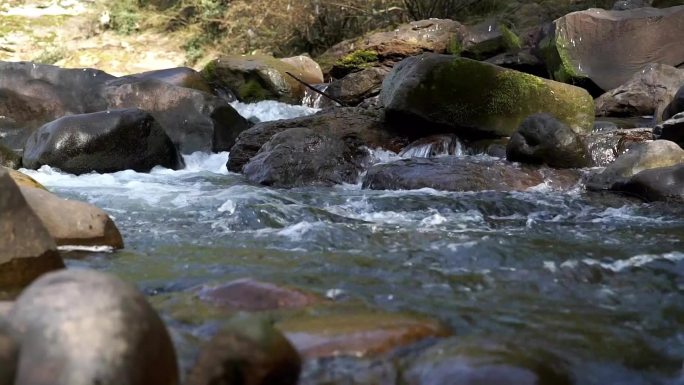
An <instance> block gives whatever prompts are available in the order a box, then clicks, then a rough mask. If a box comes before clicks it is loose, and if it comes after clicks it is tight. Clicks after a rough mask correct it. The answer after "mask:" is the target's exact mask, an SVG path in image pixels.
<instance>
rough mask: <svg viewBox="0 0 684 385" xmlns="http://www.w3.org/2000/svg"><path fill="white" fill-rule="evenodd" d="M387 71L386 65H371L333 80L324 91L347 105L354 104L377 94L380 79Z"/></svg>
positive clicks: (381, 79)
mask: <svg viewBox="0 0 684 385" xmlns="http://www.w3.org/2000/svg"><path fill="white" fill-rule="evenodd" d="M388 73H389V69H388V68H386V67H371V68H366V69H362V70H361V71H358V72H353V73H350V74H349V75H347V76H345V77H343V78H342V79H339V80H334V81H333V82H332V83H330V85H329V86H328V87H327V88H326V90H325V92H326V93H327V94H328V95H330V96H332V97H334V98H335V99H337V100H339V101H341V102H343V103H344V104H345V105H347V106H356V105H359V104H361V102H363V101H364V100H366V99H368V98H370V97H373V96H375V95H378V94H379V93H380V88H381V86H382V81H383V80H384V79H385V76H386V75H387V74H388Z"/></svg>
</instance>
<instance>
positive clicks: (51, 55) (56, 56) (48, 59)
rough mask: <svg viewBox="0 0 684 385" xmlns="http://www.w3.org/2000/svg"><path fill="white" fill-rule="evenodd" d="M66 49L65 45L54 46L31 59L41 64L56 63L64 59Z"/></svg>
mask: <svg viewBox="0 0 684 385" xmlns="http://www.w3.org/2000/svg"><path fill="white" fill-rule="evenodd" d="M65 56H66V50H65V49H64V48H63V47H53V48H47V49H45V50H43V52H41V53H40V54H38V56H36V57H34V58H32V59H31V61H32V62H35V63H41V64H55V63H57V62H58V61H60V60H62V59H64V57H65Z"/></svg>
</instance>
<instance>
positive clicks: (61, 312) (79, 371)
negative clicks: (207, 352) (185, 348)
mask: <svg viewBox="0 0 684 385" xmlns="http://www.w3.org/2000/svg"><path fill="white" fill-rule="evenodd" d="M9 321H10V323H11V324H12V326H13V327H14V328H15V330H18V331H20V334H19V335H18V337H17V341H18V342H19V343H20V344H21V355H20V358H19V370H18V372H17V379H16V382H15V385H87V384H88V385H89V384H102V385H121V384H128V385H151V384H156V385H177V384H178V382H179V381H178V367H177V361H176V355H175V351H174V348H173V344H172V343H171V339H170V337H169V334H168V332H167V330H166V327H165V326H164V323H163V322H162V320H161V319H160V318H159V316H158V315H157V313H156V312H155V311H154V310H153V309H152V307H151V306H150V305H149V304H148V303H147V301H146V300H145V297H144V296H143V295H142V293H140V292H139V291H138V290H137V289H136V288H135V287H134V286H133V285H131V284H128V283H125V282H123V281H121V280H119V279H118V278H116V277H114V276H111V275H107V274H103V273H99V272H95V271H89V270H81V269H74V270H62V271H60V272H56V273H51V274H46V275H44V276H42V277H41V278H40V279H38V280H36V281H35V282H34V283H33V284H32V285H31V286H30V287H28V288H27V289H26V290H24V292H23V293H22V294H21V296H19V298H18V299H17V301H16V303H15V304H14V307H13V308H12V311H11V312H10V315H9Z"/></svg>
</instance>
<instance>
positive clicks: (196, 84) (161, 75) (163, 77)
mask: <svg viewBox="0 0 684 385" xmlns="http://www.w3.org/2000/svg"><path fill="white" fill-rule="evenodd" d="M126 78H133V79H137V80H146V79H155V80H160V81H163V82H164V83H168V84H171V85H174V86H178V87H185V88H191V89H193V90H197V91H202V92H206V93H210V94H213V93H214V90H213V89H212V87H211V86H210V85H209V83H207V81H206V80H205V79H204V78H203V77H202V75H201V74H200V73H199V72H197V71H195V70H194V69H192V68H188V67H176V68H165V69H161V70H154V71H147V72H141V73H138V74H133V75H128V76H126Z"/></svg>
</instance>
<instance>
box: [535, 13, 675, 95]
mask: <svg viewBox="0 0 684 385" xmlns="http://www.w3.org/2000/svg"><path fill="white" fill-rule="evenodd" d="M683 23H684V6H679V7H672V8H667V9H656V8H638V9H632V10H627V11H606V10H603V9H588V10H586V11H580V12H573V13H570V14H568V15H565V16H563V17H561V18H559V19H557V20H556V21H554V22H553V24H552V25H551V27H550V30H549V31H548V34H547V36H546V37H545V38H544V39H543V40H542V41H541V42H540V50H541V52H542V54H543V56H544V59H545V61H546V64H547V68H548V70H549V73H550V75H551V76H552V77H553V79H555V80H558V81H562V82H572V83H578V84H583V85H585V86H587V87H589V88H591V87H594V89H595V90H597V91H598V90H603V91H608V90H612V89H614V88H617V87H619V86H620V85H622V84H624V83H626V82H627V81H628V80H629V79H630V78H631V77H632V76H633V75H634V74H635V73H636V72H638V71H639V70H641V68H642V67H643V66H644V65H645V64H647V63H660V64H667V65H671V66H678V65H680V64H681V63H684V45H683V44H681V36H680V35H681V30H682V28H683V25H684V24H683Z"/></svg>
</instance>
